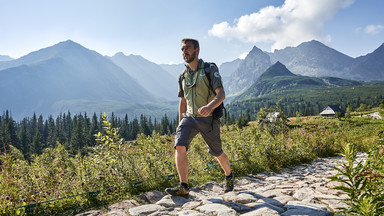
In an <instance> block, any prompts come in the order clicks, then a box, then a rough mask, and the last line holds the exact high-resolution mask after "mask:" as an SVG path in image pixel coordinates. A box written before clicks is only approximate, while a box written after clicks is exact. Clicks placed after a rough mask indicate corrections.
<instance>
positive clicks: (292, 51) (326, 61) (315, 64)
mask: <svg viewBox="0 0 384 216" xmlns="http://www.w3.org/2000/svg"><path fill="white" fill-rule="evenodd" d="M268 54H269V56H270V57H271V62H276V61H280V62H281V63H283V64H284V65H286V67H287V68H288V69H289V70H290V71H292V73H295V74H300V75H304V76H314V77H320V76H334V77H340V78H348V79H353V77H351V76H350V73H349V71H348V70H347V69H348V67H349V66H350V65H351V64H352V63H353V61H354V59H353V58H352V57H349V56H347V55H344V54H343V53H341V52H338V51H337V50H334V49H332V48H330V47H328V46H326V45H324V44H322V43H320V42H319V41H315V40H312V41H309V42H304V43H301V44H300V45H299V46H297V47H287V48H285V49H282V50H275V51H274V52H273V53H268Z"/></svg>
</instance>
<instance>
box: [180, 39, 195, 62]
mask: <svg viewBox="0 0 384 216" xmlns="http://www.w3.org/2000/svg"><path fill="white" fill-rule="evenodd" d="M181 52H183V59H184V61H185V62H187V63H191V62H192V61H193V60H195V58H196V57H197V49H195V48H194V46H193V43H192V42H186V43H182V44H181Z"/></svg>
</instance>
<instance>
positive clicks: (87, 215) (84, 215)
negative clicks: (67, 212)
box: [76, 210, 104, 216]
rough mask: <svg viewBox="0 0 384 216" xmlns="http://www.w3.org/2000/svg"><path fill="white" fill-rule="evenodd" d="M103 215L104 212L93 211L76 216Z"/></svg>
mask: <svg viewBox="0 0 384 216" xmlns="http://www.w3.org/2000/svg"><path fill="white" fill-rule="evenodd" d="M103 213H104V212H103V211H101V210H92V211H87V212H83V213H80V214H77V215H76V216H99V215H102V214H103Z"/></svg>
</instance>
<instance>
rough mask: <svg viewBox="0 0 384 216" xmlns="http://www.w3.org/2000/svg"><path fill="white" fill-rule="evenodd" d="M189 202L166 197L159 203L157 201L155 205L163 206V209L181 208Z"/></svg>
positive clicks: (184, 199) (176, 197)
mask: <svg viewBox="0 0 384 216" xmlns="http://www.w3.org/2000/svg"><path fill="white" fill-rule="evenodd" d="M190 201H191V200H189V199H186V198H184V197H181V196H171V195H167V196H165V197H163V198H162V199H161V200H160V201H158V202H157V203H156V204H157V205H161V206H165V207H178V206H183V205H184V204H185V203H187V202H190Z"/></svg>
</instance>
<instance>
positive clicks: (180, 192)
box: [165, 185, 189, 198]
mask: <svg viewBox="0 0 384 216" xmlns="http://www.w3.org/2000/svg"><path fill="white" fill-rule="evenodd" d="M165 192H167V193H168V194H169V195H172V196H182V197H185V198H188V194H189V188H186V187H183V186H181V185H179V186H177V187H174V188H167V189H165Z"/></svg>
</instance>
